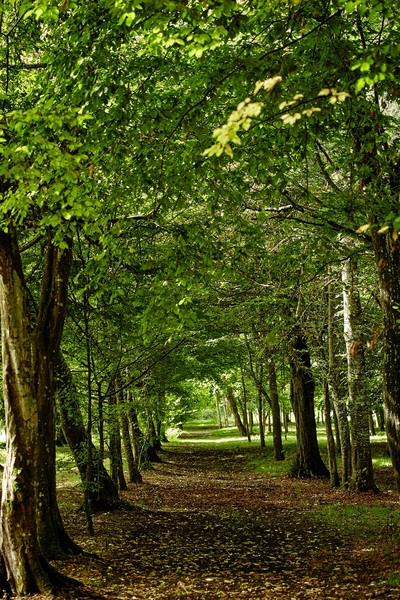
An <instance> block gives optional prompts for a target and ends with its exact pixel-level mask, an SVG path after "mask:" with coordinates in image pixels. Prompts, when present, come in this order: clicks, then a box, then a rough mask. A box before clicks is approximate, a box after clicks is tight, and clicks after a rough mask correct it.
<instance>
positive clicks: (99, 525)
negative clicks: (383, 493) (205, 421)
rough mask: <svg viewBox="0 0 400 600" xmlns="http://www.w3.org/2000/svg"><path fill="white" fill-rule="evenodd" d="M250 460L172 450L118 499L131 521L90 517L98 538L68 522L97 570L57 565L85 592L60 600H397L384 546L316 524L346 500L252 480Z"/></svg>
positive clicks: (199, 448) (192, 446)
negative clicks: (328, 508)
mask: <svg viewBox="0 0 400 600" xmlns="http://www.w3.org/2000/svg"><path fill="white" fill-rule="evenodd" d="M204 435H206V432H205V433H204V432H203V436H204ZM248 452H250V453H254V454H257V453H258V452H259V450H258V449H257V448H256V444H255V443H254V444H252V445H251V446H250V444H249V448H248V449H247V447H245V448H244V449H243V447H241V448H240V449H239V448H238V449H226V448H224V447H223V446H221V447H217V445H216V444H215V443H214V444H212V445H210V447H206V446H205V445H203V444H198V443H187V444H181V443H180V444H174V445H172V444H171V445H170V444H165V450H163V452H162V453H161V456H162V459H163V463H161V464H157V465H156V466H155V469H154V470H152V471H147V472H145V473H144V483H143V485H141V486H133V485H131V486H130V489H129V491H128V492H126V493H124V494H123V497H124V500H126V501H129V502H130V503H131V504H132V505H133V509H132V510H125V511H115V512H112V513H101V514H97V515H95V516H94V526H95V536H94V537H93V538H87V536H86V535H85V523H84V519H83V516H82V514H77V513H76V511H73V512H72V511H70V512H69V513H68V514H67V515H66V523H67V528H68V530H69V531H70V533H71V535H72V537H73V539H74V540H76V541H78V542H79V543H80V544H81V545H82V547H83V548H84V549H85V550H88V551H90V552H95V553H96V554H97V555H98V556H99V557H100V558H101V561H97V560H93V559H92V560H91V559H89V558H81V557H74V558H71V559H70V560H69V561H67V562H62V563H60V564H59V565H57V566H59V567H60V568H62V569H63V570H64V571H66V572H68V573H69V574H70V575H72V576H75V577H77V578H78V579H80V580H81V581H84V583H85V584H86V586H88V587H86V588H84V589H83V590H81V591H79V592H76V591H75V592H73V594H72V595H69V594H65V595H64V596H61V597H63V598H82V599H83V598H91V599H99V600H100V599H109V600H111V599H113V600H117V599H118V600H127V599H130V600H135V599H151V600H162V599H176V598H187V599H188V600H200V599H205V600H214V599H223V598H229V599H244V600H250V599H251V600H258V599H264V600H269V599H271V600H272V599H274V600H275V599H276V600H280V599H282V600H283V599H284V600H291V599H298V598H300V599H306V598H307V599H310V598H311V599H328V598H332V599H333V598H334V599H343V600H352V599H357V600H361V599H365V598H374V597H384V598H400V594H399V593H398V591H395V590H394V589H390V588H389V586H387V585H385V584H384V583H382V582H383V580H384V578H385V574H386V573H390V572H393V571H394V570H396V568H398V565H396V564H393V559H391V558H390V557H388V556H385V555H384V553H383V552H381V551H380V545H379V543H378V540H375V542H374V543H373V545H372V546H371V545H368V546H365V544H363V543H362V542H356V541H353V540H351V539H349V537H348V536H347V537H346V536H344V535H343V534H340V533H339V532H338V531H335V530H332V529H327V528H326V526H321V524H319V523H318V522H317V521H316V520H315V519H313V518H312V515H311V511H312V510H313V509H315V507H316V506H317V505H320V504H324V503H329V504H331V503H335V502H339V503H340V502H341V501H342V498H343V496H346V494H343V493H339V492H335V491H333V490H331V488H330V487H329V483H328V482H324V481H318V480H308V481H306V480H296V479H289V478H284V477H283V478H282V477H279V478H273V477H270V476H268V475H259V474H254V473H251V472H249V471H248V469H247V470H246V465H248V457H247V453H248ZM346 497H347V499H348V498H349V497H348V496H346ZM364 500H365V497H364V499H363V502H364ZM369 502H370V503H372V502H377V500H375V497H372V498H371V499H370V500H369Z"/></svg>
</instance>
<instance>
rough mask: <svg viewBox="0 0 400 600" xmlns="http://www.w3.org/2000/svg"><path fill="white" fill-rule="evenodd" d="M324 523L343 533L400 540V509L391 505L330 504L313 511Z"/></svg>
mask: <svg viewBox="0 0 400 600" xmlns="http://www.w3.org/2000/svg"><path fill="white" fill-rule="evenodd" d="M312 516H313V518H314V519H315V520H317V521H318V522H320V523H321V524H322V525H327V524H329V525H331V526H332V525H333V526H335V527H336V528H337V529H338V530H339V531H340V532H341V533H345V534H348V535H349V536H351V537H359V538H363V539H366V540H368V539H369V540H372V539H377V538H379V539H381V540H382V542H400V509H397V510H395V509H393V508H392V507H389V506H365V505H362V504H357V505H353V504H352V505H343V504H329V505H324V506H320V507H318V509H316V510H313V511H312Z"/></svg>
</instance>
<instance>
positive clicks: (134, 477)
mask: <svg viewBox="0 0 400 600" xmlns="http://www.w3.org/2000/svg"><path fill="white" fill-rule="evenodd" d="M117 384H118V391H117V404H118V408H119V413H120V424H121V436H122V445H123V447H124V453H125V458H126V462H127V465H128V475H129V483H142V482H143V478H142V476H141V474H140V471H139V469H138V467H137V465H136V461H135V457H134V454H133V448H132V442H131V436H130V432H129V420H128V417H127V414H126V405H125V402H124V393H123V390H122V377H121V375H120V374H119V376H118V380H117Z"/></svg>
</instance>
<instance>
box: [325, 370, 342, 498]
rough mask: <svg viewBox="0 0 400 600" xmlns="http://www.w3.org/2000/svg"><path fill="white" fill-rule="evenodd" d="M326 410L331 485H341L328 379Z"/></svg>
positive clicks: (334, 486) (326, 384)
mask: <svg viewBox="0 0 400 600" xmlns="http://www.w3.org/2000/svg"><path fill="white" fill-rule="evenodd" d="M324 410H325V430H326V439H327V446H328V460H329V473H330V477H331V486H332V487H333V488H336V487H339V485H340V483H339V474H338V468H337V462H336V448H335V438H334V437H333V431H332V419H331V402H330V398H329V385H328V382H327V381H324Z"/></svg>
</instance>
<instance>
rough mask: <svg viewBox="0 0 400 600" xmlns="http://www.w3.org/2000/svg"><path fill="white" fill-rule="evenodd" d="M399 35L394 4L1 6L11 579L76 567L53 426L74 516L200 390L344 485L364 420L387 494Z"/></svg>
mask: <svg viewBox="0 0 400 600" xmlns="http://www.w3.org/2000/svg"><path fill="white" fill-rule="evenodd" d="M399 49H400V25H399V9H398V8H397V7H396V6H394V5H393V3H392V2H389V0H383V1H381V2H378V1H377V0H354V1H351V2H344V1H342V0H331V1H330V0H298V1H293V2H292V1H290V0H288V1H287V2H281V1H280V0H271V1H255V2H254V1H250V0H249V1H247V0H205V1H204V2H198V1H197V0H182V1H181V2H178V1H175V0H168V1H167V2H161V1H159V0H143V1H141V2H139V1H137V0H131V1H128V0H118V1H117V0H98V1H96V2H92V1H87V2H83V1H81V0H77V1H74V0H64V1H63V2H61V1H59V2H56V1H54V2H53V1H51V0H2V1H1V2H0V53H1V59H0V77H1V89H0V103H1V105H0V111H1V112H0V117H1V120H0V193H1V204H0V219H1V227H0V312H1V331H2V365H3V369H2V382H3V398H4V418H5V427H6V434H7V448H6V460H5V464H4V473H3V485H2V497H1V508H0V554H1V559H2V560H1V569H0V579H1V580H2V581H1V583H2V588H4V589H7V590H8V591H11V592H12V593H15V594H19V595H26V594H31V593H35V592H50V591H51V590H52V589H53V588H57V587H62V586H64V585H69V584H72V583H73V582H70V581H69V580H68V579H67V578H66V577H64V576H62V575H61V574H60V573H59V572H58V571H56V570H55V569H54V568H53V567H52V566H51V561H52V560H53V559H55V558H57V559H59V558H62V557H64V556H66V555H68V554H71V553H78V552H80V551H81V550H80V548H79V547H78V546H77V545H76V544H75V543H74V541H73V540H72V539H70V537H69V536H68V534H67V532H66V531H65V529H64V526H63V523H62V519H61V516H60V513H59V510H58V505H57V498H56V465H55V450H56V441H57V440H60V439H62V440H63V441H64V442H65V441H66V442H67V443H68V444H69V446H70V448H71V451H72V453H73V456H74V458H75V460H76V463H77V467H78V469H79V473H80V476H81V478H82V486H83V489H84V501H83V505H84V509H85V513H86V515H87V523H88V531H89V532H90V531H91V529H92V523H91V515H92V514H93V512H94V511H96V510H102V509H104V508H112V507H114V506H115V507H117V506H119V505H120V500H119V495H118V492H119V490H121V489H124V486H126V484H127V483H126V481H125V476H124V472H123V469H122V453H124V457H125V458H126V461H127V464H128V470H129V473H128V475H129V481H130V482H132V483H138V484H139V483H140V481H141V470H142V469H143V468H146V465H148V463H149V462H151V461H156V460H160V458H159V456H158V451H159V450H160V447H161V444H162V442H163V439H164V436H165V426H166V424H169V425H171V424H175V425H176V426H179V424H180V423H181V422H182V420H183V419H184V418H185V415H187V414H188V413H189V412H190V410H192V409H194V408H195V407H196V406H200V405H201V406H211V405H212V406H215V410H216V414H217V417H218V420H219V422H220V424H221V425H222V426H223V425H224V423H225V419H226V415H227V411H228V410H229V413H230V414H232V415H233V416H234V417H235V422H236V425H237V426H238V428H239V431H240V432H241V433H242V435H244V436H249V437H251V432H252V428H253V427H255V425H254V423H253V421H255V422H256V425H257V427H258V431H259V433H260V443H261V446H264V445H265V443H266V428H267V427H268V426H270V427H271V431H272V438H273V447H274V455H275V459H276V460H284V458H285V457H284V442H283V441H282V440H283V436H284V431H285V427H286V426H287V423H286V419H287V415H288V413H292V414H293V415H294V418H295V424H296V435H297V455H296V462H295V464H294V465H291V470H292V474H293V475H294V476H305V477H309V476H318V477H330V479H331V482H332V485H334V486H342V487H343V488H345V489H346V488H348V487H350V488H353V489H355V490H359V491H377V487H376V484H375V482H374V474H373V468H372V459H371V450H370V443H369V436H370V433H371V430H372V428H373V427H374V426H375V427H379V428H380V429H381V430H385V431H386V434H387V440H388V449H389V452H390V456H391V460H392V464H393V470H394V475H395V479H396V484H397V488H398V490H399V491H400V330H399V319H400V315H399V307H400V277H399V275H400V253H399V250H400V248H399V234H398V232H399V229H400V212H399V193H400V156H399V147H398V138H399V133H400V128H399V118H398V116H399V87H398V80H399V77H400V73H399V69H400V62H399V52H400V50H399ZM317 411H319V412H322V413H323V414H324V421H325V423H326V428H327V437H328V448H329V464H325V463H324V461H323V460H322V458H321V454H320V450H319V447H318V440H317V433H316V416H317ZM339 454H340V467H338V461H337V458H338V456H339ZM106 456H107V457H109V458H110V469H109V470H106V468H105V466H104V459H105V457H106ZM107 464H108V463H107Z"/></svg>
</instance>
